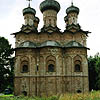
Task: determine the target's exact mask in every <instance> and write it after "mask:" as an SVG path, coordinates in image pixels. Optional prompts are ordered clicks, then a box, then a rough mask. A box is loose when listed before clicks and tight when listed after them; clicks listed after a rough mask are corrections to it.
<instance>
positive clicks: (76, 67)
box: [75, 64, 80, 72]
mask: <svg viewBox="0 0 100 100" xmlns="http://www.w3.org/2000/svg"><path fill="white" fill-rule="evenodd" d="M75 72H80V65H79V64H76V65H75Z"/></svg>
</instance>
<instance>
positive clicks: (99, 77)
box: [88, 53, 100, 90]
mask: <svg viewBox="0 0 100 100" xmlns="http://www.w3.org/2000/svg"><path fill="white" fill-rule="evenodd" d="M88 66H89V88H90V90H92V89H93V90H100V55H99V53H97V54H96V55H95V56H94V57H92V56H90V57H89V58H88Z"/></svg>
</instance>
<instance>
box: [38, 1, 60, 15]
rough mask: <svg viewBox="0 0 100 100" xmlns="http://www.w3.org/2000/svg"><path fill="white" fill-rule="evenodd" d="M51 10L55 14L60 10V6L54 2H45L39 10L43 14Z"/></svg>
mask: <svg viewBox="0 0 100 100" xmlns="http://www.w3.org/2000/svg"><path fill="white" fill-rule="evenodd" d="M48 9H53V10H55V11H57V12H59V10H60V4H59V3H58V2H57V1H55V0H45V1H43V2H42V3H41V4H40V10H41V12H42V13H43V12H44V11H45V10H48Z"/></svg>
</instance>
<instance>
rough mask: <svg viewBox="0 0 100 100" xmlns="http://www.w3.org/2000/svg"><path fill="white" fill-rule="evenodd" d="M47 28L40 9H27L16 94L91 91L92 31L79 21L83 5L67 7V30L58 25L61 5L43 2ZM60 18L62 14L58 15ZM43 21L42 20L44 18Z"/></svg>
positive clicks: (18, 52) (18, 53) (18, 47)
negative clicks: (89, 41)
mask: <svg viewBox="0 0 100 100" xmlns="http://www.w3.org/2000/svg"><path fill="white" fill-rule="evenodd" d="M40 11H41V12H42V14H43V22H44V24H43V27H42V28H41V30H40V31H38V24H39V21H40V19H39V18H38V17H36V10H35V9H34V8H32V7H31V6H30V3H29V6H28V7H27V8H25V9H23V16H24V20H25V24H24V25H22V27H21V30H20V31H19V32H16V33H13V34H14V35H15V39H16V42H15V68H14V73H15V79H14V94H15V95H21V94H24V95H28V96H43V95H45V96H50V95H56V94H63V93H80V92H82V93H84V92H88V91H89V82H88V62H87V50H88V48H87V45H86V42H87V37H88V33H89V32H88V31H84V30H82V29H81V27H80V25H79V24H78V23H77V19H78V14H79V8H78V7H75V6H74V5H73V3H72V4H71V6H70V7H68V8H67V9H66V16H65V17H64V16H62V17H64V21H65V25H66V27H65V30H64V31H63V32H61V31H60V29H59V28H58V27H57V14H58V12H59V11H60V4H59V3H58V2H57V1H55V0H44V1H43V2H41V4H40ZM58 17H59V16H58ZM41 20H42V19H41Z"/></svg>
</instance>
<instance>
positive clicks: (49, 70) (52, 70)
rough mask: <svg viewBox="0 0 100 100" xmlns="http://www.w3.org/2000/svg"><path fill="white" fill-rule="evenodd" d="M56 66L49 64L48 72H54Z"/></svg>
mask: <svg viewBox="0 0 100 100" xmlns="http://www.w3.org/2000/svg"><path fill="white" fill-rule="evenodd" d="M54 71H55V70H54V65H53V64H49V65H48V72H54Z"/></svg>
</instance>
